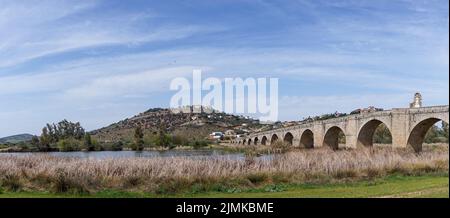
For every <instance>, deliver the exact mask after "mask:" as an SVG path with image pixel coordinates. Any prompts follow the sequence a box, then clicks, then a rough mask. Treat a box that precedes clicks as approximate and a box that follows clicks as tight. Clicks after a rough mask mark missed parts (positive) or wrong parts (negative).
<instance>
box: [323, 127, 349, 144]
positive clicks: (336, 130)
mask: <svg viewBox="0 0 450 218" xmlns="http://www.w3.org/2000/svg"><path fill="white" fill-rule="evenodd" d="M342 137H343V139H344V140H345V137H346V134H345V132H344V130H342V129H341V128H340V127H338V126H332V127H330V128H329V129H328V130H327V131H326V133H325V136H324V139H323V145H324V147H325V146H327V147H330V148H332V149H334V150H337V149H339V143H340V140H339V139H340V138H342ZM341 143H345V142H342V141H341Z"/></svg>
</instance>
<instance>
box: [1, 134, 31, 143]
mask: <svg viewBox="0 0 450 218" xmlns="http://www.w3.org/2000/svg"><path fill="white" fill-rule="evenodd" d="M32 137H33V135H31V134H28V133H25V134H19V135H12V136H7V137H3V138H0V143H19V142H25V141H30V140H31V138H32Z"/></svg>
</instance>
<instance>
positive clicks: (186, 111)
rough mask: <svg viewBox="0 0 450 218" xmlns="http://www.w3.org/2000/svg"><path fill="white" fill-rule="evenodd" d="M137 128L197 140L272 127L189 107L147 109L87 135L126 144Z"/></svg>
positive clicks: (204, 108)
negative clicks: (215, 134) (162, 129)
mask: <svg viewBox="0 0 450 218" xmlns="http://www.w3.org/2000/svg"><path fill="white" fill-rule="evenodd" d="M137 126H140V127H141V128H143V130H144V132H145V133H146V134H156V133H157V132H158V131H159V129H160V128H161V127H164V128H166V130H167V132H168V133H172V134H174V135H184V136H186V137H188V138H196V139H201V138H205V137H208V135H209V134H210V133H212V132H216V131H221V132H225V131H227V130H234V132H236V133H238V134H245V133H248V132H253V131H258V130H261V128H267V127H269V128H270V127H271V125H270V126H269V125H264V124H260V122H259V121H258V120H254V119H251V118H249V117H243V116H237V115H232V114H226V113H223V112H218V111H215V110H212V109H210V108H207V107H201V106H190V107H185V108H182V109H165V108H153V109H149V110H147V111H145V112H143V113H140V114H138V115H136V116H133V117H131V118H127V119H124V120H121V121H119V122H117V123H113V124H111V125H109V126H107V127H103V128H101V129H98V130H94V131H91V132H90V133H91V134H92V135H93V137H94V138H95V139H97V140H99V141H123V140H125V141H126V140H127V139H128V140H132V137H133V132H134V129H135V128H136V127H137Z"/></svg>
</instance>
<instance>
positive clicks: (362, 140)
mask: <svg viewBox="0 0 450 218" xmlns="http://www.w3.org/2000/svg"><path fill="white" fill-rule="evenodd" d="M380 125H384V126H386V128H387V130H388V131H389V133H392V131H391V129H390V128H389V126H388V125H387V124H386V123H384V122H383V121H381V120H379V119H371V120H369V121H367V122H365V123H364V124H363V125H361V128H360V129H359V131H358V133H357V136H358V138H357V146H364V147H370V146H373V137H374V135H375V131H376V130H377V128H378V127H379V126H380ZM391 137H392V134H391ZM391 143H392V141H391Z"/></svg>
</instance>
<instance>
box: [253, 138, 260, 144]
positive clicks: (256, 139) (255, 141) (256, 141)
mask: <svg viewBox="0 0 450 218" xmlns="http://www.w3.org/2000/svg"><path fill="white" fill-rule="evenodd" d="M258 141H259V139H258V137H255V139H254V140H253V144H254V145H258Z"/></svg>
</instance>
